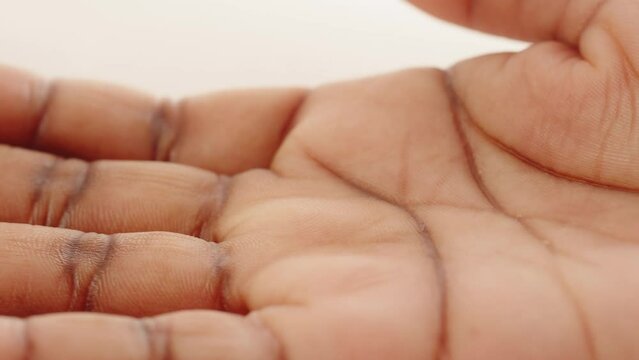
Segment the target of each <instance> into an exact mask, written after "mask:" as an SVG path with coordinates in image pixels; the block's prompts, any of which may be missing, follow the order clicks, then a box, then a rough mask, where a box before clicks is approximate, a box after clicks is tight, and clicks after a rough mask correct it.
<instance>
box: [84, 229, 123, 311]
mask: <svg viewBox="0 0 639 360" xmlns="http://www.w3.org/2000/svg"><path fill="white" fill-rule="evenodd" d="M99 238H100V239H102V240H103V243H104V245H103V247H104V251H103V252H102V257H101V258H100V260H99V262H98V263H97V265H96V266H95V270H94V271H93V273H92V274H91V275H90V277H89V279H90V280H89V285H88V286H87V295H86V298H85V299H84V304H83V311H95V309H96V296H97V292H98V290H99V283H100V280H102V278H103V277H104V274H105V273H106V270H107V268H108V266H109V263H110V261H111V259H112V258H113V257H114V255H115V248H116V246H117V237H116V235H104V236H100V237H99Z"/></svg>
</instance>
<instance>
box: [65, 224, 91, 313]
mask: <svg viewBox="0 0 639 360" xmlns="http://www.w3.org/2000/svg"><path fill="white" fill-rule="evenodd" d="M85 235H86V234H84V233H81V234H80V235H78V236H74V237H72V238H70V239H69V240H68V241H66V242H65V243H64V245H63V246H62V249H61V254H60V258H61V259H62V264H63V271H64V273H65V274H66V277H67V284H68V287H69V291H70V293H71V296H70V297H69V305H68V306H67V311H74V310H77V306H78V305H77V304H78V298H79V296H80V290H81V289H80V278H79V276H78V263H79V259H78V258H79V253H80V251H81V249H80V244H81V243H82V240H83V238H84V236H85Z"/></svg>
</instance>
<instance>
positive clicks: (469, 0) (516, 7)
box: [410, 0, 612, 44]
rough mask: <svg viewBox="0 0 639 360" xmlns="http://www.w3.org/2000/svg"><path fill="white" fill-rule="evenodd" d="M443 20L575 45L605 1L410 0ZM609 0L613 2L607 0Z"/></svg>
mask: <svg viewBox="0 0 639 360" xmlns="http://www.w3.org/2000/svg"><path fill="white" fill-rule="evenodd" d="M410 2H411V3H413V4H414V5H416V6H418V7H421V8H423V9H424V10H426V11H428V12H430V13H431V14H433V15H435V16H438V17H441V18H443V19H445V20H448V21H451V22H454V23H457V24H459V25H463V26H466V27H470V28H473V29H477V30H481V31H485V32H488V33H493V34H496V35H503V36H508V37H512V38H516V39H520V40H527V41H542V40H561V41H564V42H566V43H570V44H575V43H576V42H577V41H578V39H579V35H580V34H581V32H582V31H583V30H584V28H586V27H587V26H588V24H589V23H590V21H591V20H592V19H593V18H594V17H595V15H596V14H597V13H598V12H599V10H600V8H601V7H602V6H603V5H604V4H605V3H607V2H609V1H606V0H410ZM610 2H612V1H610Z"/></svg>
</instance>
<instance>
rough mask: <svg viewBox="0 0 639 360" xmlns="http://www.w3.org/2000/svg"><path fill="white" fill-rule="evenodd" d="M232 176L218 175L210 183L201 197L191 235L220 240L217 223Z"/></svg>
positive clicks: (215, 240)
mask: <svg viewBox="0 0 639 360" xmlns="http://www.w3.org/2000/svg"><path fill="white" fill-rule="evenodd" d="M231 180H232V178H231V177H228V176H224V175H219V176H217V177H216V178H215V181H214V182H213V184H212V185H211V189H210V191H208V192H207V195H206V196H205V197H203V199H202V205H201V206H200V209H199V210H198V213H197V216H196V220H195V224H194V226H193V230H192V231H191V236H194V237H198V238H200V239H203V240H206V241H211V242H221V239H219V236H218V231H217V223H218V220H219V218H220V217H221V214H222V212H223V211H224V207H225V205H226V202H227V199H228V195H229V192H230V187H231V183H232V181H231Z"/></svg>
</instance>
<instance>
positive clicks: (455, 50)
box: [0, 0, 524, 96]
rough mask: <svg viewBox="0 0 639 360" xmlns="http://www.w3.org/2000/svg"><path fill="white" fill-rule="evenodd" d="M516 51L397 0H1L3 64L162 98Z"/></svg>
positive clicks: (512, 44)
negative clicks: (97, 81)
mask: <svg viewBox="0 0 639 360" xmlns="http://www.w3.org/2000/svg"><path fill="white" fill-rule="evenodd" d="M441 1H448V0H441ZM523 46H524V44H522V43H518V42H514V41H510V40H506V39H500V38H496V37H490V36H487V35H483V34H479V33H476V32H470V31H467V30H464V29H461V28H458V27H455V26H452V25H448V24H445V23H443V22H441V21H439V20H435V19H434V18H432V17H430V16H426V15H424V14H422V13H421V12H419V11H417V10H416V9H414V8H413V7H411V6H409V5H408V4H406V3H404V2H403V1H400V0H0V63H3V64H9V65H14V66H18V67H21V68H24V69H28V70H31V71H34V72H37V73H40V74H42V75H45V76H47V77H80V78H92V79H100V80H106V81H112V82H116V83H121V84H125V85H130V86H133V87H136V88H140V89H142V90H146V91H149V92H152V93H154V94H156V95H162V96H182V95H187V94H190V93H195V92H201V91H208V90H216V89H220V88H227V87H246V86H265V85H287V84H292V85H310V86H312V85H316V84H319V83H323V82H327V81H335V80H339V79H342V78H352V77H358V76H363V75H368V74H374V73H379V72H387V71H392V70H395V69H401V68H405V67H414V66H440V67H446V66H449V65H451V64H453V63H454V62H456V61H458V60H460V59H463V58H466V57H470V56H475V55H480V54H484V53H488V52H497V51H512V50H518V49H521V48H522V47H523Z"/></svg>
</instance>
